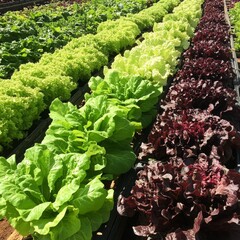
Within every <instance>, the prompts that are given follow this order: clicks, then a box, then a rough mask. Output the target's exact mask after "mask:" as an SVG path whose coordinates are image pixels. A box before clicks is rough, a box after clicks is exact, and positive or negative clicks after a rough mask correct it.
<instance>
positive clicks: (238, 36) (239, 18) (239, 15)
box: [229, 2, 240, 51]
mask: <svg viewBox="0 0 240 240" xmlns="http://www.w3.org/2000/svg"><path fill="white" fill-rule="evenodd" d="M229 15H230V20H231V24H232V25H233V26H234V35H235V39H234V42H235V44H234V46H235V48H236V50H238V51H240V2H237V3H235V4H234V7H233V8H231V9H230V10H229Z"/></svg>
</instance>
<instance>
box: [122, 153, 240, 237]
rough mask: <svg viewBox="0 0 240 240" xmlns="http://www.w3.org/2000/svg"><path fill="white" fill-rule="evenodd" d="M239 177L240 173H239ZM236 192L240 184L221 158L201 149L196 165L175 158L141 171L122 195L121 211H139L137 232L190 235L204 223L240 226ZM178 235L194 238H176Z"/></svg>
mask: <svg viewBox="0 0 240 240" xmlns="http://www.w3.org/2000/svg"><path fill="white" fill-rule="evenodd" d="M236 176H237V178H238V179H239V178H240V174H239V173H236ZM236 176H235V178H236ZM238 194H239V185H238V184H236V183H235V182H234V180H232V179H231V175H228V170H227V169H225V168H224V167H223V166H222V165H221V164H220V163H219V162H218V161H217V160H211V159H209V158H208V157H207V156H206V155H204V154H200V155H199V156H198V159H197V160H196V162H195V163H194V164H190V165H186V164H185V161H184V160H182V159H181V158H176V157H175V158H171V159H170V161H169V162H167V163H162V162H151V163H150V164H149V165H147V166H145V167H144V169H143V170H141V171H139V173H138V179H137V180H136V182H135V186H133V188H132V190H131V195H130V196H129V197H124V196H122V195H120V197H119V200H118V212H119V213H120V214H121V215H124V216H132V215H133V214H134V213H138V214H139V220H140V225H138V226H135V227H133V230H134V232H135V234H136V235H139V236H144V237H153V238H154V237H156V239H161V237H165V236H166V239H181V240H182V239H188V240H189V239H195V238H192V237H194V236H195V235H196V234H197V233H198V232H199V230H200V229H201V228H203V229H204V228H205V227H206V226H214V224H218V223H221V224H231V223H233V224H235V225H238V227H239V226H240V225H239V220H240V218H239V215H238V213H237V211H238V210H239V209H238V198H237V195H238ZM221 224H219V225H220V226H221ZM220 226H219V227H220ZM170 233H172V235H171V234H170ZM169 234H170V235H169ZM174 234H175V235H179V236H182V237H183V236H184V235H185V236H186V237H187V236H192V237H191V238H179V237H177V238H173V237H174Z"/></svg>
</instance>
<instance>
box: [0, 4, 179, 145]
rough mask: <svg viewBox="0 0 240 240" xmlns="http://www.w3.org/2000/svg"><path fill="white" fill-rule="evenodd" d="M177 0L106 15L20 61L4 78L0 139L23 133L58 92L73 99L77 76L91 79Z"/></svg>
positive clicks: (4, 140) (4, 141)
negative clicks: (90, 28) (91, 28)
mask: <svg viewBox="0 0 240 240" xmlns="http://www.w3.org/2000/svg"><path fill="white" fill-rule="evenodd" d="M177 3H178V0H175V1H170V2H169V3H167V2H166V1H165V0H162V1H160V2H159V3H156V4H155V5H154V6H152V7H150V8H147V9H145V10H143V11H141V12H140V13H137V14H134V15H130V16H128V17H121V18H120V19H118V20H116V21H106V22H104V23H102V24H100V25H99V27H98V33H97V34H95V35H92V34H87V35H85V36H82V37H80V38H76V39H74V40H72V41H71V42H69V43H68V44H67V45H66V46H65V47H63V48H62V49H60V50H56V51H55V52H54V53H53V54H51V53H46V54H44V55H43V56H42V58H41V59H40V61H39V62H38V63H27V64H23V65H21V67H20V70H19V71H17V72H15V73H14V74H13V76H12V78H11V79H10V80H0V83H1V92H0V100H1V104H0V108H1V113H0V119H1V123H0V139H1V140H0V141H1V142H0V145H2V146H6V145H8V144H9V143H11V142H12V140H13V139H21V138H23V136H24V130H28V129H29V127H30V126H31V125H32V123H33V121H34V120H35V119H37V118H39V115H40V113H41V112H42V110H43V109H46V108H47V107H48V106H49V105H50V103H51V102H52V101H53V100H54V99H55V98H57V97H58V98H60V99H61V100H67V99H69V97H70V95H71V91H72V90H74V89H76V88H77V82H78V81H80V82H82V83H83V82H86V81H88V80H89V78H90V77H91V74H92V73H93V72H95V71H97V70H99V69H100V68H101V67H102V66H104V65H105V64H107V63H108V60H109V57H111V56H112V55H114V54H116V53H119V52H120V51H121V50H123V49H125V48H126V47H128V46H131V45H133V44H134V43H135V38H136V37H137V36H138V35H139V34H140V32H141V31H144V29H148V28H151V27H152V26H153V24H154V22H155V21H156V22H159V21H161V20H162V18H163V16H164V15H166V14H167V12H170V11H172V9H173V7H174V6H176V4H177ZM26 113H27V114H26Z"/></svg>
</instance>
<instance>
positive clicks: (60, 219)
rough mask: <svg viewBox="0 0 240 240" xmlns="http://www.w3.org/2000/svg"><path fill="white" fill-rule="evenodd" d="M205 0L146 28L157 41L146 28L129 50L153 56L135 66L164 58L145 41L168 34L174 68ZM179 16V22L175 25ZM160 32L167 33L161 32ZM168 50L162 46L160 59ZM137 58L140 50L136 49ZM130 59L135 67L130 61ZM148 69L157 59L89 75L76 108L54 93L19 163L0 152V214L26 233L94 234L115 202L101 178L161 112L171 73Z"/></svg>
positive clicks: (120, 169)
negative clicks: (43, 124) (36, 140)
mask: <svg viewBox="0 0 240 240" xmlns="http://www.w3.org/2000/svg"><path fill="white" fill-rule="evenodd" d="M166 2H167V3H168V4H173V3H174V4H175V5H178V4H179V3H180V1H169V0H168V1H166ZM202 2H203V1H202V0H195V1H192V0H185V1H183V2H181V3H180V4H179V5H178V6H177V7H176V8H174V10H173V13H172V14H168V15H166V16H165V17H164V19H163V22H162V23H159V24H155V30H154V32H153V33H149V34H150V35H151V37H152V40H153V41H149V38H148V36H149V35H148V34H147V35H145V36H146V38H144V40H143V41H142V42H139V43H138V45H137V46H136V47H134V48H132V50H130V51H127V52H126V54H124V55H125V57H126V55H131V56H132V58H134V57H133V55H134V52H135V51H136V50H137V49H139V48H142V51H144V53H145V54H148V57H147V58H146V59H148V60H145V61H141V62H139V64H141V65H142V66H140V65H139V66H138V67H139V68H143V67H144V66H145V65H149V64H148V62H151V63H154V62H155V61H156V62H158V61H159V60H158V59H157V57H156V56H154V55H153V57H152V54H153V53H152V52H151V51H147V50H146V48H149V49H152V48H156V49H157V48H158V47H159V48H161V49H163V48H162V47H163V46H165V44H166V43H165V42H166V41H168V42H169V44H170V45H174V46H175V52H174V54H173V57H172V59H169V58H168V59H169V62H166V63H165V67H166V69H169V66H168V65H170V66H171V68H170V71H169V72H168V76H171V75H173V74H174V73H175V72H176V68H177V63H178V61H179V59H178V56H180V54H181V52H182V51H183V50H184V49H185V48H186V46H187V45H188V44H187V41H188V40H189V39H190V38H191V37H192V36H193V32H194V28H195V27H196V25H197V23H198V21H199V18H200V16H201V4H202ZM176 21H177V22H178V24H179V25H183V27H182V29H180V28H179V27H177V28H175V27H176V24H175V22H176ZM170 26H172V27H170ZM161 32H163V33H164V34H165V35H164V37H166V39H164V38H160V40H159V36H163V33H161ZM184 37H185V39H184ZM172 51H173V49H172ZM165 55H166V53H165V51H162V52H161V51H159V57H160V58H161V59H162V58H163V57H164V56H165ZM119 57H120V55H119V56H117V57H116V59H115V60H116V61H118V59H119ZM135 58H139V55H138V54H137V52H136V55H135ZM173 62H175V65H174V64H173ZM114 64H115V61H114V62H113V66H114ZM125 64H126V68H127V65H129V68H130V67H131V64H132V63H131V62H126V63H125ZM134 67H135V63H134V62H133V68H134ZM149 71H152V72H153V73H155V72H156V71H159V72H162V71H163V70H162V69H158V68H156V66H155V64H153V65H152V69H150V67H149V66H148V68H147V69H146V76H144V74H143V73H141V76H140V75H139V74H136V73H135V72H133V73H128V74H127V73H126V72H121V71H120V70H119V71H117V70H116V69H114V68H113V69H108V71H107V73H106V74H105V77H104V78H101V77H98V76H97V77H92V78H91V79H90V82H89V87H90V89H91V94H85V104H84V105H83V106H82V107H81V108H79V109H78V108H77V107H76V106H73V105H72V104H71V103H62V102H61V101H60V100H59V99H55V100H54V101H53V102H52V104H51V106H50V116H51V118H52V123H51V125H50V126H49V128H48V130H47V132H46V136H45V138H44V139H43V141H42V142H41V143H40V144H36V145H35V146H34V147H32V148H30V149H28V150H27V151H26V153H25V156H24V159H23V161H22V162H21V163H19V164H18V165H16V163H15V157H14V156H12V157H10V158H9V159H5V158H0V196H1V198H0V216H2V217H6V218H7V219H8V221H9V222H10V223H11V224H12V226H13V227H14V228H16V229H17V231H18V232H20V233H21V234H22V235H28V234H31V235H32V236H33V238H34V239H35V238H36V239H45V240H46V239H52V240H55V239H60V238H61V239H62V240H65V239H68V240H70V239H78V240H84V239H85V240H90V239H92V232H93V231H96V230H97V229H98V228H99V227H100V225H101V224H102V223H104V222H106V221H107V220H108V218H109V215H110V211H111V209H112V207H113V190H112V189H106V188H105V187H104V184H103V182H102V181H104V180H112V179H115V178H116V177H118V176H119V175H120V174H122V173H125V172H127V171H128V170H129V169H130V168H131V167H132V166H133V165H134V162H135V160H136V156H135V154H134V152H133V149H132V140H133V137H134V134H135V133H136V132H140V131H141V129H142V128H143V127H145V126H147V125H149V123H150V122H151V121H152V120H153V118H154V115H155V114H156V104H157V102H158V98H159V95H160V94H161V92H162V91H163V86H164V85H165V84H166V79H165V77H167V76H165V75H166V74H165V75H164V78H162V77H159V78H158V80H157V79H156V77H155V74H153V75H149ZM157 75H158V74H157Z"/></svg>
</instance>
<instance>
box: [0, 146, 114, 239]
mask: <svg viewBox="0 0 240 240" xmlns="http://www.w3.org/2000/svg"><path fill="white" fill-rule="evenodd" d="M92 155H93V153H91V151H90V150H89V151H86V152H85V153H62V154H53V153H52V152H51V151H50V150H49V149H48V147H47V146H45V145H43V144H42V145H36V146H34V147H32V148H30V149H28V150H27V151H26V153H25V158H24V160H23V161H22V162H21V163H19V164H18V165H16V163H15V158H14V156H12V157H11V158H9V159H7V160H6V159H4V158H0V166H1V167H0V217H3V216H5V217H6V218H7V219H8V221H9V222H10V224H11V225H12V226H13V227H14V228H15V229H16V230H17V231H18V232H19V233H20V234H22V235H23V236H26V235H29V234H32V236H33V237H34V239H35V238H36V239H44V240H48V239H49V240H50V239H62V240H73V239H79V240H89V239H91V236H92V232H93V231H96V230H97V229H98V228H99V227H100V225H101V224H102V223H104V222H106V221H107V220H108V218H109V215H110V211H111V209H112V207H113V192H112V190H108V191H107V190H106V189H105V188H104V184H103V183H102V182H101V180H100V177H101V176H100V175H99V176H95V177H93V178H89V176H88V174H87V170H88V169H89V168H90V165H91V157H92Z"/></svg>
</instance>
